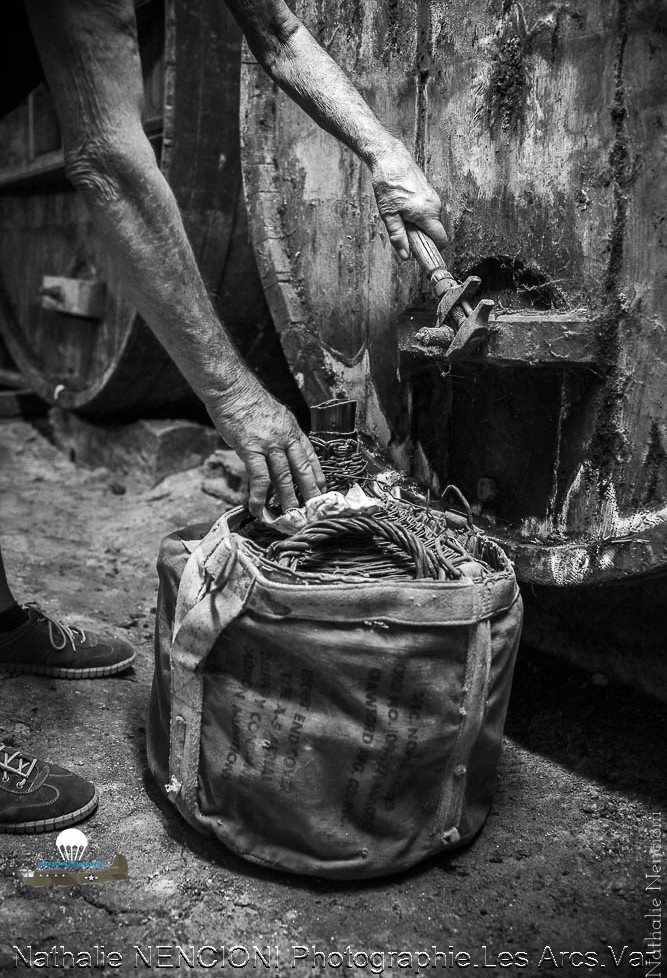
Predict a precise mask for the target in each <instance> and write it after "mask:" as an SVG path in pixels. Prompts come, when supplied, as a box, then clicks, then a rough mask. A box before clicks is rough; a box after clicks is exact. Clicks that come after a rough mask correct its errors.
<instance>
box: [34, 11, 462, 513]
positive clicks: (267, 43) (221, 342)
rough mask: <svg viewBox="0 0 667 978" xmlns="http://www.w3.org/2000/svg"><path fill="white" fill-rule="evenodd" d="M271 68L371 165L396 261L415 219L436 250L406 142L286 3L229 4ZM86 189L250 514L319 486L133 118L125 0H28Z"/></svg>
mask: <svg viewBox="0 0 667 978" xmlns="http://www.w3.org/2000/svg"><path fill="white" fill-rule="evenodd" d="M227 3H228V5H229V7H230V8H231V10H232V12H233V13H234V15H235V17H236V18H237V20H238V21H239V23H240V24H241V27H242V28H243V30H244V31H245V33H246V36H247V38H248V42H249V44H250V46H251V48H252V50H253V52H254V53H255V55H256V56H257V58H258V60H259V61H260V63H261V64H262V65H263V66H264V68H265V69H266V70H267V72H268V73H269V74H270V75H271V77H272V78H273V79H274V80H275V81H276V82H277V84H279V85H280V86H281V87H282V88H283V89H284V90H285V91H286V92H287V93H288V94H289V95H290V96H291V97H292V98H293V99H294V100H295V101H296V102H297V103H299V104H300V105H301V106H302V107H303V108H304V109H305V111H306V112H308V113H309V115H311V116H312V118H313V119H315V121H316V122H318V123H319V124H320V125H321V126H322V127H323V128H325V129H326V130H327V131H329V132H331V133H332V134H333V135H334V136H336V137H337V138H338V139H341V140H342V141H343V142H345V143H346V144H347V145H348V146H350V147H351V149H352V150H353V151H354V152H355V153H357V155H358V156H359V157H360V158H361V159H362V160H364V161H365V162H366V164H367V165H368V166H369V168H370V170H371V175H372V180H373V186H374V188H375V193H376V197H377V202H378V207H379V210H380V213H381V215H382V218H383V220H384V221H385V224H386V226H387V231H388V234H389V237H390V239H391V241H392V244H393V245H394V247H395V248H396V249H397V250H398V251H399V253H400V254H401V255H402V257H404V258H405V257H407V256H408V253H409V246H408V241H407V236H406V233H405V226H404V221H405V220H409V221H412V222H413V223H414V224H416V225H417V226H419V227H421V228H422V229H423V230H424V231H426V232H427V233H429V234H430V235H431V237H433V239H434V240H435V241H436V243H437V244H438V245H440V246H442V245H443V244H444V243H445V241H446V234H445V231H444V228H443V226H442V224H441V223H440V219H439V214H440V200H439V199H438V196H437V194H436V193H435V191H434V190H433V188H432V187H431V186H430V184H429V183H428V181H427V180H426V177H425V176H424V174H423V173H422V171H421V170H420V169H419V167H418V166H417V165H416V164H415V163H414V161H413V160H412V158H411V157H410V154H409V153H408V151H407V150H406V149H405V147H404V146H403V145H402V144H401V143H400V142H399V141H398V140H396V139H395V138H394V137H393V136H391V135H390V134H389V133H388V132H387V130H386V129H384V127H383V126H382V125H381V123H380V122H379V121H378V119H377V118H376V117H375V115H374V114H373V113H372V111H371V109H370V108H369V107H368V105H367V104H366V102H365V101H364V100H363V98H362V97H361V95H360V94H359V92H358V91H357V90H356V88H355V87H354V86H353V85H352V83H351V82H350V81H349V79H348V78H347V77H346V76H345V74H344V73H343V72H342V71H341V70H340V69H339V68H338V66H337V65H336V64H335V63H334V62H333V61H332V59H331V58H330V57H329V55H328V54H326V52H325V51H324V50H323V49H322V48H321V47H320V46H319V45H318V44H317V42H316V41H315V40H314V39H313V38H312V36H311V35H310V34H309V33H308V31H307V30H306V28H305V27H304V26H303V24H301V22H300V21H299V20H298V19H297V18H296V17H295V16H294V15H293V14H292V12H291V11H290V9H289V8H288V7H287V5H286V4H285V3H284V2H283V0H227ZM25 4H26V10H27V12H28V17H29V20H30V23H31V28H32V30H33V34H34V36H35V41H36V44H37V48H38V50H39V54H40V59H41V61H42V65H43V67H44V72H45V74H46V78H47V81H48V84H49V88H50V90H51V93H52V96H53V100H54V104H55V107H56V111H57V113H58V116H59V120H60V124H61V130H62V135H63V145H64V151H65V162H66V167H67V172H68V176H69V178H70V180H71V182H72V183H73V184H74V186H75V187H76V188H77V189H78V190H79V192H80V193H81V194H82V196H83V198H84V200H85V202H86V205H87V207H88V209H89V212H90V215H91V218H92V220H93V222H94V223H95V225H96V228H97V230H98V233H99V234H100V236H101V237H102V239H103V240H104V242H105V244H106V246H107V248H108V250H109V252H110V254H111V256H112V258H113V260H114V262H115V265H116V267H117V269H118V272H119V274H120V276H121V279H122V282H123V285H124V288H125V291H126V294H127V296H128V298H129V299H130V301H131V302H132V303H133V304H134V305H135V306H136V308H137V309H138V310H139V312H140V313H141V315H142V316H143V318H144V319H145V321H146V322H147V323H148V325H149V326H150V327H151V328H152V329H153V331H154V332H155V334H156V335H157V337H158V339H159V340H160V341H161V342H162V344H163V345H164V346H165V347H166V349H167V350H168V352H169V353H170V354H171V356H172V357H173V359H174V360H175V361H176V363H177V364H178V366H179V367H180V369H181V371H182V373H183V374H184V376H185V377H186V379H187V380H188V381H189V383H190V384H191V386H192V387H193V389H194V390H195V392H196V393H197V394H198V395H199V396H200V397H201V399H202V400H203V402H204V404H205V405H206V407H207V409H208V411H209V414H210V416H211V418H212V420H213V422H214V424H215V425H216V427H217V429H218V431H219V432H220V434H221V435H222V437H223V438H224V439H225V441H226V442H227V443H228V444H229V445H231V446H232V447H233V448H235V449H236V451H237V452H238V453H239V455H240V456H241V458H242V459H243V461H244V462H245V464H246V467H247V469H248V475H249V479H250V507H251V510H252V512H253V513H254V514H256V515H259V514H260V513H261V511H262V508H263V505H264V503H265V500H266V496H267V492H268V489H269V485H270V483H273V485H274V487H275V489H276V491H277V494H278V498H279V501H280V503H281V505H282V507H283V508H289V507H291V506H294V505H295V503H296V497H295V493H294V485H293V483H294V482H295V483H296V485H297V486H298V488H299V489H300V491H301V493H302V495H303V496H304V498H306V499H308V498H311V497H312V496H314V495H317V493H319V492H321V491H322V490H323V489H324V479H323V477H322V471H321V469H320V466H319V464H318V462H317V459H316V457H315V453H314V451H313V449H312V446H311V445H310V442H309V441H308V439H307V438H306V436H305V435H304V434H303V432H302V431H301V429H300V428H299V426H298V425H297V422H296V420H295V419H294V417H293V416H292V414H291V413H290V412H289V411H288V410H287V408H285V407H284V406H283V405H281V404H279V403H278V402H277V401H276V400H275V399H274V398H273V397H272V396H271V395H270V394H269V393H268V392H267V391H266V390H265V389H264V388H263V387H262V386H261V385H260V384H259V383H258V381H257V380H256V379H255V377H254V376H253V375H252V374H251V373H250V371H249V370H248V368H247V367H246V366H245V364H244V363H243V362H242V360H241V359H240V357H239V355H238V353H237V351H236V349H235V348H234V346H233V344H232V342H231V341H230V339H229V337H228V336H227V333H226V331H225V329H224V325H223V324H222V323H221V322H220V321H219V319H218V317H217V315H216V313H215V311H214V309H213V307H212V305H211V302H210V300H209V297H208V294H207V291H206V288H205V286H204V283H203V281H202V279H201V276H200V274H199V271H198V269H197V266H196V263H195V260H194V256H193V254H192V251H191V248H190V245H189V243H188V240H187V237H186V234H185V230H184V228H183V223H182V220H181V217H180V214H179V211H178V207H177V205H176V202H175V200H174V197H173V194H172V193H171V190H170V189H169V187H168V185H167V183H166V181H165V180H164V178H163V176H162V174H161V172H160V170H159V169H158V166H157V164H156V161H155V156H154V154H153V151H152V149H151V147H150V144H149V143H148V140H147V139H146V136H145V134H144V132H143V128H142V124H141V106H142V98H143V93H142V83H141V68H140V62H139V55H138V46H137V39H136V24H135V18H134V7H133V3H132V0H25Z"/></svg>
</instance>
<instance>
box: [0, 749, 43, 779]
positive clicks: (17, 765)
mask: <svg viewBox="0 0 667 978" xmlns="http://www.w3.org/2000/svg"><path fill="white" fill-rule="evenodd" d="M36 763H37V758H36V757H30V756H29V755H28V754H24V753H23V751H20V750H16V748H14V747H7V746H6V745H5V744H0V770H1V771H2V780H3V781H9V775H10V774H18V776H19V778H20V780H19V781H18V782H17V787H18V788H22V787H23V786H24V785H25V783H26V781H27V780H28V778H29V777H30V775H31V774H32V771H33V768H34V766H35V764H36Z"/></svg>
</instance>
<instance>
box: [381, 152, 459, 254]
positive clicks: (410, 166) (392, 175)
mask: <svg viewBox="0 0 667 978" xmlns="http://www.w3.org/2000/svg"><path fill="white" fill-rule="evenodd" d="M371 179H372V181H373V190H374V191H375V199H376V201H377V205H378V210H379V211H380V216H381V217H382V220H383V221H384V223H385V226H386V228H387V232H388V234H389V239H390V241H391V243H392V245H393V246H394V248H395V249H396V251H397V252H398V254H399V255H400V256H401V258H403V259H404V260H405V259H406V258H408V257H409V255H410V245H409V243H408V235H407V232H406V230H405V222H406V221H409V222H410V223H411V224H414V225H416V226H417V227H418V228H420V229H421V230H422V231H424V232H426V234H428V235H429V237H431V238H432V239H433V240H434V241H435V243H436V245H437V246H438V248H443V247H444V246H445V245H446V244H447V232H446V231H445V228H444V226H443V223H442V220H441V219H440V213H441V210H442V202H441V200H440V197H439V196H438V194H437V193H436V191H435V190H434V189H433V187H432V186H431V184H430V183H429V182H428V180H427V179H426V176H425V174H424V171H423V170H422V169H421V168H420V167H419V166H417V164H416V163H415V161H414V160H413V159H412V157H411V156H410V153H409V152H408V151H407V149H406V148H405V146H404V145H403V143H401V142H400V141H399V140H395V142H393V143H392V146H391V148H390V149H389V150H387V151H385V152H383V154H382V155H381V156H380V157H378V158H377V159H376V160H375V161H374V162H373V164H372V165H371Z"/></svg>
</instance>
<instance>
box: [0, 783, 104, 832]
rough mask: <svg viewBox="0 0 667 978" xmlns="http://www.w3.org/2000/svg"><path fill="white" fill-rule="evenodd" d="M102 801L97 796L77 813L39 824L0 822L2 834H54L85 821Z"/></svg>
mask: <svg viewBox="0 0 667 978" xmlns="http://www.w3.org/2000/svg"><path fill="white" fill-rule="evenodd" d="M99 801H100V797H99V795H98V794H97V792H95V795H94V796H93V798H91V800H90V801H89V802H88V804H87V805H84V806H83V808H79V809H78V811H76V812H69V813H68V814H67V815H58V817H57V818H44V819H41V821H38V822H0V834H2V833H3V832H4V833H5V834H7V835H38V834H39V833H41V832H53V831H55V830H56V829H65V828H67V826H68V825H74V824H75V823H76V822H81V821H83V819H84V818H87V817H88V815H90V814H92V812H94V811H95V809H96V808H97V806H98V804H99Z"/></svg>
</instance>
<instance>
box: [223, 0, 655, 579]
mask: <svg viewBox="0 0 667 978" xmlns="http://www.w3.org/2000/svg"><path fill="white" fill-rule="evenodd" d="M296 9H297V11H298V13H299V14H300V15H301V16H302V18H303V20H304V21H305V22H306V24H307V25H308V26H309V28H310V29H311V31H312V32H313V33H314V34H315V35H316V37H317V38H318V39H319V41H320V42H321V43H322V44H323V45H324V46H325V48H327V50H328V51H329V52H330V53H331V55H332V56H333V57H334V58H335V59H336V60H337V61H338V62H339V63H340V64H341V65H342V66H343V67H344V68H345V70H346V71H347V72H348V73H349V74H350V76H351V77H352V78H353V79H354V80H355V82H356V83H357V84H358V85H359V87H360V88H361V90H362V91H363V92H364V94H365V95H366V97H367V98H368V101H369V102H370V103H371V105H372V106H373V107H374V108H375V110H376V112H377V114H378V115H379V116H380V118H381V119H382V120H383V121H384V122H385V123H386V124H387V125H388V126H389V128H390V129H391V130H392V131H393V132H395V133H396V134H398V135H400V136H401V137H402V138H403V140H404V141H405V142H406V144H407V145H408V146H409V147H411V148H412V149H413V151H414V155H415V157H416V159H417V160H418V161H420V162H421V163H422V164H423V165H424V167H425V169H426V172H427V174H428V175H429V177H430V179H431V180H432V182H433V184H434V185H435V187H436V188H437V190H438V191H439V193H440V195H441V197H442V199H443V201H444V202H445V206H446V209H447V214H448V224H449V229H450V231H451V242H450V245H449V246H448V248H447V249H446V252H445V257H446V259H447V264H448V265H449V267H450V268H451V269H452V270H453V271H454V272H455V273H456V274H457V276H458V277H459V278H463V277H465V276H467V275H470V274H477V275H479V276H481V278H482V281H483V289H484V292H483V295H485V296H488V297H490V298H492V299H494V300H495V303H496V306H495V310H494V316H493V320H492V321H493V324H494V327H495V328H494V331H493V335H492V337H491V339H490V340H489V342H488V343H486V345H485V346H484V347H483V348H482V349H481V350H480V351H479V352H478V353H477V354H474V355H472V354H471V357H470V359H469V360H468V361H467V362H463V363H458V362H457V363H456V364H455V365H452V366H451V367H450V366H449V365H448V364H447V361H446V358H445V356H444V355H443V357H442V361H441V362H435V361H434V359H433V357H432V356H427V355H426V352H425V350H424V349H423V348H420V344H419V343H418V342H417V341H416V339H415V333H416V332H417V330H418V328H419V326H422V325H425V324H430V323H431V322H432V317H433V312H434V303H433V301H432V300H431V299H430V298H429V297H428V296H427V294H426V291H425V287H424V280H423V278H422V277H421V275H420V273H419V271H418V269H417V268H416V266H415V265H414V264H413V263H411V266H408V265H404V264H402V263H400V262H399V261H397V260H396V258H395V257H394V255H393V254H392V250H391V248H390V247H389V245H388V242H387V240H386V235H385V232H384V229H383V226H382V223H381V221H380V219H379V217H378V216H377V213H376V210H375V204H374V201H373V194H372V188H371V185H370V180H369V176H368V173H367V172H366V170H365V167H364V166H363V165H362V164H361V163H359V162H358V161H357V160H356V159H355V157H354V156H353V155H352V153H351V152H350V151H349V150H347V149H346V148H345V147H343V146H341V145H339V144H337V143H336V142H335V141H333V140H332V139H331V138H330V137H329V136H328V135H327V134H326V133H323V132H322V131H320V130H318V129H317V127H316V126H315V125H314V124H313V123H311V122H310V121H309V120H308V119H307V118H305V116H304V115H303V113H302V112H301V111H300V110H299V109H298V108H297V107H296V106H295V105H294V104H293V103H291V102H290V101H289V99H288V98H287V97H286V96H285V95H284V94H283V93H282V92H280V91H278V90H277V89H276V88H275V86H273V85H272V84H271V82H270V81H269V80H268V79H267V78H266V76H265V75H264V74H263V72H262V71H261V69H259V68H258V67H257V66H256V65H255V64H254V62H253V59H252V58H251V57H250V56H247V57H246V58H245V61H244V65H243V74H242V136H243V168H244V179H245V186H246V197H247V201H248V206H249V212H250V224H251V230H252V234H253V240H254V243H255V248H256V251H257V255H258V261H259V266H260V272H261V275H262V279H263V283H264V287H265V290H266V294H267V297H268V301H269V306H270V308H271V312H272V314H273V317H274V320H275V322H276V325H277V327H278V330H279V332H280V334H281V338H282V342H283V346H284V349H285V352H286V354H287V357H288V360H289V361H290V363H291V366H292V369H293V371H294V373H295V375H296V376H297V378H298V380H299V382H300V383H301V386H302V390H303V392H304V394H305V396H306V399H307V400H308V401H309V402H311V403H313V402H315V401H317V400H323V399H324V398H325V397H331V396H334V397H335V396H340V395H345V396H348V397H355V398H357V399H358V400H359V402H360V404H361V413H362V426H363V427H364V428H365V429H366V430H367V431H368V432H369V433H371V434H372V435H373V436H374V437H375V438H376V439H377V440H378V442H379V443H380V444H381V445H383V446H384V447H385V448H386V449H387V450H388V452H389V454H390V455H391V457H392V458H393V460H394V461H395V462H396V463H397V464H398V465H400V467H401V468H402V469H403V470H404V471H405V472H407V473H410V474H412V475H414V476H416V477H418V478H419V479H420V480H421V481H422V482H423V483H424V484H425V485H430V487H431V489H432V490H437V489H438V488H440V487H442V486H444V485H445V484H446V483H447V482H449V481H455V482H457V484H459V485H460V486H461V488H462V489H463V490H464V492H465V493H466V495H467V496H468V497H469V498H470V499H471V500H473V501H474V503H475V508H476V511H477V514H478V516H479V518H480V520H482V522H484V523H485V525H488V526H489V527H492V528H493V530H494V532H495V533H496V534H497V535H498V536H499V537H501V538H502V539H504V540H505V543H506V545H507V547H508V549H510V551H511V552H512V553H513V555H514V557H515V560H516V562H517V568H518V570H519V572H520V574H521V575H522V577H523V579H524V580H526V581H531V582H533V583H536V584H557V585H568V584H569V585H572V584H577V585H581V584H586V583H593V582H601V581H607V580H611V579H618V578H622V577H624V576H626V575H636V574H638V573H647V572H651V571H654V570H656V569H658V568H660V567H663V566H664V565H665V562H666V560H667V553H666V543H667V534H666V532H665V527H666V526H667V524H666V523H665V515H666V513H665V502H666V499H665V495H666V475H665V420H666V419H665V388H666V380H667V367H666V364H665V359H666V356H665V346H664V323H665V304H666V288H665V233H664V222H665V198H666V195H665V190H666V182H667V178H666V169H665V146H664V135H663V132H664V130H663V128H662V126H663V122H664V102H665V99H664V84H663V80H664V78H665V77H666V75H667V56H666V46H665V28H666V22H667V11H666V10H665V8H664V5H662V4H659V3H655V2H649V0H635V2H625V0H623V2H622V0H614V2H608V0H595V2H586V3H584V2H574V3H567V4H554V3H551V2H546V0H528V2H526V3H524V4H520V3H518V2H514V0H493V2H490V3H486V4H470V3H468V2H467V0H448V2H447V3H445V2H444V0H441V2H435V3H433V2H427V0H408V2H406V3H403V4H393V3H390V4H386V3H380V2H378V0H366V2H364V3H356V4H349V3H347V2H346V0H336V2H332V3H331V4H327V5H326V7H324V6H323V5H322V4H319V3H315V2H313V0H299V2H298V3H297V4H296Z"/></svg>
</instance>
